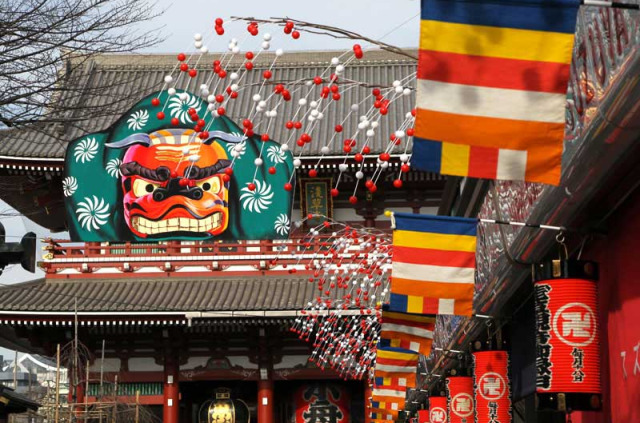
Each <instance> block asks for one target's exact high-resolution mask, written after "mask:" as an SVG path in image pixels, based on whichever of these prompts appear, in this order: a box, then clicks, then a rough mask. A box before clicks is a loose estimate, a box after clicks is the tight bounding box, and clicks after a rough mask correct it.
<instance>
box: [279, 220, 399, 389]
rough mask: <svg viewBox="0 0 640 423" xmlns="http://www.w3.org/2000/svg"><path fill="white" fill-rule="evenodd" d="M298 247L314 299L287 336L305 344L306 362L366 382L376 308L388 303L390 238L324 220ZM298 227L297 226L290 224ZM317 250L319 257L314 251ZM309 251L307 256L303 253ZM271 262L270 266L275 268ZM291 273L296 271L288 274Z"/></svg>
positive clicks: (376, 327)
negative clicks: (293, 335) (310, 348)
mask: <svg viewBox="0 0 640 423" xmlns="http://www.w3.org/2000/svg"><path fill="white" fill-rule="evenodd" d="M313 218H321V219H323V220H324V222H323V223H322V224H320V225H318V226H316V227H314V228H312V229H311V230H310V231H309V233H308V234H307V236H306V237H305V238H303V239H302V240H301V241H300V242H301V244H302V247H303V249H302V251H298V252H297V253H294V257H296V256H298V257H302V256H303V255H306V254H310V253H311V252H312V251H315V252H314V253H313V257H312V258H310V259H308V260H306V261H304V262H302V259H300V260H299V263H298V264H300V265H302V264H304V268H305V271H308V272H311V273H310V276H309V283H310V284H314V285H315V286H316V287H317V290H318V294H317V296H316V298H315V299H311V300H310V301H309V302H308V303H307V305H306V307H305V308H304V309H303V310H302V311H301V314H302V316H301V317H299V318H297V319H296V320H295V323H294V325H293V327H292V328H291V330H292V331H293V332H295V333H296V334H297V335H298V337H299V338H300V339H303V340H305V341H307V342H310V343H311V344H312V346H313V348H314V349H313V352H312V354H311V356H310V358H309V361H312V362H314V363H315V364H316V365H317V366H319V367H320V368H323V369H325V368H331V369H333V370H335V371H336V372H338V373H339V374H340V375H341V376H342V377H343V378H345V379H363V378H369V374H370V372H369V369H370V368H371V367H372V366H373V364H374V363H375V357H376V345H377V343H378V339H379V333H380V319H381V307H382V303H383V302H384V301H386V300H388V294H389V275H390V272H391V251H392V246H391V236H390V234H388V233H385V232H382V231H379V230H377V229H375V228H354V227H351V226H349V225H345V224H342V223H339V222H335V221H333V220H331V219H327V218H326V217H324V216H317V215H308V216H307V218H306V219H305V220H307V221H309V220H310V219H313ZM296 226H298V227H299V226H301V222H296ZM318 243H319V244H320V246H321V248H320V251H318V250H317V249H314V246H317V244H318ZM305 250H309V252H307V251H305ZM277 260H278V259H276V260H273V261H272V263H271V264H272V265H276V264H277ZM289 272H290V273H295V272H296V268H295V267H294V268H291V269H290V270H289Z"/></svg>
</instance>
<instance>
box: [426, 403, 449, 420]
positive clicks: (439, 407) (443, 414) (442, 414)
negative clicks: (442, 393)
mask: <svg viewBox="0 0 640 423" xmlns="http://www.w3.org/2000/svg"><path fill="white" fill-rule="evenodd" d="M448 420H449V418H448V417H447V397H429V420H427V421H428V422H429V423H447V421H448Z"/></svg>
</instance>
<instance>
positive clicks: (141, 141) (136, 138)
mask: <svg viewBox="0 0 640 423" xmlns="http://www.w3.org/2000/svg"><path fill="white" fill-rule="evenodd" d="M216 139H220V140H222V141H226V142H230V143H233V144H237V143H239V142H242V141H243V140H244V139H245V137H243V136H242V135H235V134H230V133H228V132H224V131H211V132H209V137H208V138H207V139H205V140H203V141H202V144H211V143H212V142H214V141H215V140H216ZM151 144H152V142H151V137H150V136H149V135H148V134H144V133H139V134H133V135H129V136H128V137H127V138H125V139H123V140H120V141H116V142H112V143H108V144H105V145H106V146H107V147H109V148H127V147H131V146H132V145H146V146H149V145H151Z"/></svg>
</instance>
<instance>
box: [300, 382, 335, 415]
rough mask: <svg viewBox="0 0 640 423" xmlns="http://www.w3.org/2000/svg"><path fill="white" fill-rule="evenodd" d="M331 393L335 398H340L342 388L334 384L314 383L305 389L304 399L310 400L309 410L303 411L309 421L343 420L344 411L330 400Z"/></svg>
mask: <svg viewBox="0 0 640 423" xmlns="http://www.w3.org/2000/svg"><path fill="white" fill-rule="evenodd" d="M329 395H331V397H332V398H333V399H334V400H337V399H339V398H340V390H338V389H337V388H336V387H334V386H320V385H312V386H310V387H309V389H307V390H306V391H304V395H303V397H304V399H305V400H306V401H309V402H310V403H309V409H308V411H306V412H304V413H302V417H304V419H305V422H307V423H338V422H339V421H340V420H342V417H343V416H342V411H340V409H339V408H338V406H337V405H336V404H334V403H332V402H331V401H329Z"/></svg>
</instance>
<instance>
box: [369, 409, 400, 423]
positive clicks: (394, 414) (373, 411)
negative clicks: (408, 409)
mask: <svg viewBox="0 0 640 423" xmlns="http://www.w3.org/2000/svg"><path fill="white" fill-rule="evenodd" d="M369 412H370V413H371V414H370V415H371V418H373V419H375V418H376V417H373V416H374V415H376V414H377V415H378V416H381V415H382V416H384V417H383V418H382V420H393V419H394V418H396V417H398V410H385V409H384V408H370V409H369ZM389 416H391V419H387V417H389Z"/></svg>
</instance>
